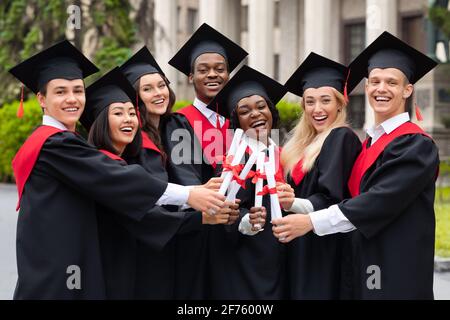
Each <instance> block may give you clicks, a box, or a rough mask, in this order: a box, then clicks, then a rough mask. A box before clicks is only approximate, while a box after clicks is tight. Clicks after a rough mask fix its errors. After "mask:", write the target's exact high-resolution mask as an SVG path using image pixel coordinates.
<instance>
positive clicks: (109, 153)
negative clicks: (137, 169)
mask: <svg viewBox="0 0 450 320" xmlns="http://www.w3.org/2000/svg"><path fill="white" fill-rule="evenodd" d="M98 151H100V152H101V153H103V154H104V155H105V156H107V157H109V158H111V159H113V160H117V161H123V162H126V161H125V160H123V159H122V158H121V157H119V156H118V155H117V154H114V153H112V152H109V151H107V150H105V149H99V150H98Z"/></svg>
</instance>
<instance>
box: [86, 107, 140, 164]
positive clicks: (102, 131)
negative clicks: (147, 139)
mask: <svg viewBox="0 0 450 320" xmlns="http://www.w3.org/2000/svg"><path fill="white" fill-rule="evenodd" d="M108 111H109V106H108V107H106V108H105V109H103V110H102V111H101V112H100V114H99V115H98V116H97V118H96V119H95V121H94V123H93V124H92V126H91V129H90V130H89V136H88V142H89V143H90V144H92V145H94V146H95V147H96V148H97V149H101V150H106V151H109V152H111V153H114V154H116V155H118V154H119V152H118V150H116V149H115V148H114V146H113V142H112V139H111V135H110V130H109V120H108ZM141 146H142V137H141V130H140V128H139V126H138V130H137V131H136V135H135V137H134V139H133V141H132V142H131V143H130V144H128V145H127V146H126V148H125V150H124V151H123V153H122V155H121V157H122V158H128V157H136V156H137V155H138V154H139V152H140V150H141Z"/></svg>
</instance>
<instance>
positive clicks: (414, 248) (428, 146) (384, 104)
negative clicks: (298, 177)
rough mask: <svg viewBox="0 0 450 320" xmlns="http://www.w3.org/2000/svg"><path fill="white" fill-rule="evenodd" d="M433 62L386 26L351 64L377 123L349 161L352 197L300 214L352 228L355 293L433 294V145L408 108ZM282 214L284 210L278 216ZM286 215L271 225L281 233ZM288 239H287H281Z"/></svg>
mask: <svg viewBox="0 0 450 320" xmlns="http://www.w3.org/2000/svg"><path fill="white" fill-rule="evenodd" d="M435 66H436V62H434V61H433V60H431V59H430V58H428V57H427V56H425V55H423V54H422V53H420V52H419V51H417V50H415V49H414V48H412V47H410V46H408V45H407V44H406V43H404V42H402V41H401V40H399V39H397V38H396V37H394V36H393V35H391V34H389V33H387V32H384V33H383V34H382V35H381V36H380V37H379V38H377V39H376V40H375V41H374V42H373V43H372V44H371V45H369V46H368V47H367V48H366V49H365V50H364V51H363V52H362V53H361V54H360V55H359V56H358V57H357V58H356V59H355V60H354V61H353V62H352V63H351V65H350V69H351V75H350V79H349V88H354V87H355V86H356V85H357V84H358V83H359V82H360V80H361V79H363V78H364V77H367V78H368V80H367V83H366V94H367V96H368V98H369V102H370V105H371V107H372V108H373V110H374V113H375V125H374V126H373V127H372V128H369V129H368V130H367V133H368V135H369V136H370V137H369V138H368V139H367V140H366V141H365V142H364V144H363V149H362V152H361V154H360V155H359V156H358V158H357V160H356V162H355V165H354V166H353V170H352V174H351V176H350V179H349V185H348V186H349V190H350V193H351V195H352V199H349V200H344V201H343V202H341V203H339V204H338V205H333V206H331V207H329V208H328V209H324V210H320V211H316V212H312V213H310V214H309V215H305V216H303V224H302V225H301V227H300V229H302V230H301V232H300V233H301V234H306V233H308V232H310V231H312V230H314V232H315V233H316V234H317V235H320V236H322V235H327V234H333V233H338V232H349V231H352V230H355V231H354V232H353V234H352V249H353V254H352V258H353V272H354V275H353V276H354V278H353V280H354V281H353V290H354V297H355V298H357V299H432V298H433V266H434V235H435V216H434V207H433V206H434V195H435V179H436V175H437V171H438V165H439V157H438V149H437V147H436V145H435V144H434V143H433V140H432V139H431V138H430V137H429V136H428V135H427V134H426V133H425V132H424V131H423V130H422V129H420V128H419V127H418V126H417V125H415V124H413V123H411V122H410V119H409V115H408V113H407V112H405V110H406V109H405V108H406V100H407V99H408V98H409V97H410V96H411V94H412V93H413V84H414V83H416V81H418V80H419V79H420V78H422V77H423V76H424V75H425V74H426V73H428V72H429V71H430V70H431V69H433V68H434V67H435ZM283 219H284V218H283ZM283 219H281V220H279V221H277V222H276V224H277V227H275V229H276V230H277V232H280V233H279V235H280V237H284V235H283V232H284V229H283V228H284V226H283ZM290 240H291V239H286V240H285V242H288V241H290Z"/></svg>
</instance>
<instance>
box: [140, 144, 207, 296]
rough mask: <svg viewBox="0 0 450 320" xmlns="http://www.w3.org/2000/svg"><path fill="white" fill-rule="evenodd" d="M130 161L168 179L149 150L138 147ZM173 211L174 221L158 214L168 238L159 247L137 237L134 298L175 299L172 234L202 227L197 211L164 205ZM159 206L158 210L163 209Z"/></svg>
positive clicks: (160, 164)
mask: <svg viewBox="0 0 450 320" xmlns="http://www.w3.org/2000/svg"><path fill="white" fill-rule="evenodd" d="M131 162H133V163H137V164H140V165H141V166H143V167H144V169H145V170H146V171H147V172H149V173H150V174H151V175H152V176H153V177H156V178H158V179H160V180H163V181H168V175H167V171H166V168H165V166H164V163H163V160H162V158H161V155H160V154H159V153H158V152H156V151H154V150H149V149H142V150H141V152H140V154H139V157H138V158H137V159H132V160H131ZM164 208H165V209H167V210H170V211H174V212H173V215H178V216H179V219H178V220H173V219H171V216H169V217H168V218H169V219H167V218H166V217H165V216H163V217H161V221H160V227H161V230H165V229H166V230H167V231H168V232H169V233H170V238H169V239H168V241H167V243H166V244H165V245H164V247H163V248H162V249H161V250H155V248H154V246H151V245H148V244H147V243H146V242H144V241H141V240H139V239H138V240H137V242H136V246H137V247H136V250H137V255H136V279H135V298H136V299H151V300H157V299H158V300H159V299H164V300H169V299H174V298H175V264H176V261H175V235H176V234H184V233H189V232H193V231H195V230H196V231H197V232H198V231H199V230H200V229H201V226H202V220H201V214H200V213H199V212H196V211H190V212H176V211H178V207H176V206H164ZM165 209H163V208H161V210H165Z"/></svg>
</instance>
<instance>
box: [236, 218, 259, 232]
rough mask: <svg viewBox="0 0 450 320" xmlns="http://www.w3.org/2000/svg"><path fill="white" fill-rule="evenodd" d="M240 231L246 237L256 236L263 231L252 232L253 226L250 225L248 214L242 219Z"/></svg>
mask: <svg viewBox="0 0 450 320" xmlns="http://www.w3.org/2000/svg"><path fill="white" fill-rule="evenodd" d="M238 230H239V232H240V233H242V234H245V235H246V236H254V235H255V234H257V233H258V232H260V231H262V229H260V230H258V231H253V230H252V225H251V223H250V215H249V214H248V213H247V214H246V215H245V216H244V217H243V218H242V219H241V222H240V223H239V228H238Z"/></svg>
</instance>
